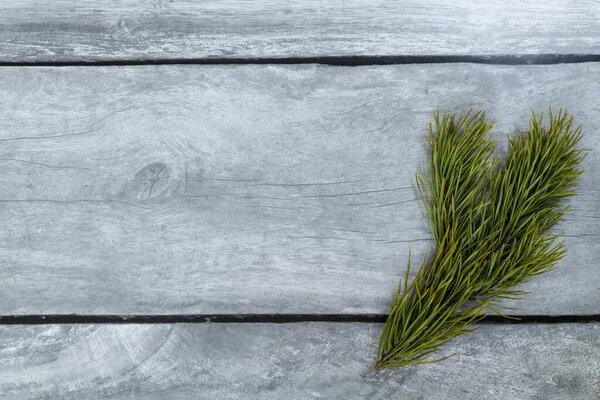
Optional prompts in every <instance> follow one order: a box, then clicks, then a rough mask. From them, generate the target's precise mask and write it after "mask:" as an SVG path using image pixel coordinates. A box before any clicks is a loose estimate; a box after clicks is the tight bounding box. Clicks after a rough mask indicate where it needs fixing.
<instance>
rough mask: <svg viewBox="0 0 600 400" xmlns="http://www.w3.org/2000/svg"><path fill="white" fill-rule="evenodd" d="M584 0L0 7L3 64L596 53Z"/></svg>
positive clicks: (591, 16) (100, 0) (101, 1)
mask: <svg viewBox="0 0 600 400" xmlns="http://www.w3.org/2000/svg"><path fill="white" fill-rule="evenodd" d="M599 18H600V2H599V1H598V0H590V1H585V2H574V1H567V0H533V1H528V2H522V1H517V0H511V1H503V2H491V1H485V2H482V1H477V0H466V1H461V2H456V1H452V0H435V1H427V2H423V1H419V0H402V1H383V0H345V1H336V0H329V1H319V0H300V1H294V2H281V1H273V0H267V1H265V0H259V1H244V2H240V1H233V0H228V1H192V0H188V1H176V2H174V1H152V2H148V1H142V0H128V1H122V2H119V3H118V4H115V3H114V2H111V1H107V0H89V1H84V2H82V1H77V0H55V1H52V2H48V1H40V0H20V1H12V2H11V1H5V2H2V4H1V5H0V61H75V60H124V59H133V60H139V59H157V58H158V59H165V58H166V59H173V58H214V57H216V58H222V57H225V58H238V57H242V58H245V57H307V56H335V55H422V54H433V55H455V54H524V53H525V54H526V53H533V54H543V53H561V54H564V53H590V54H597V53H598V52H599V51H600V24H598V20H599Z"/></svg>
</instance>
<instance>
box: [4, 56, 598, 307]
mask: <svg viewBox="0 0 600 400" xmlns="http://www.w3.org/2000/svg"><path fill="white" fill-rule="evenodd" d="M0 82H1V84H0V105H1V107H0V121H1V122H0V171H1V173H0V193H1V196H0V224H1V226H0V298H1V299H2V301H1V302H0V314H46V313H80V314H175V313H385V312H387V311H388V309H389V304H390V302H391V300H392V297H393V295H394V294H395V293H396V285H397V283H398V281H399V279H400V277H403V276H404V271H405V268H406V261H407V258H408V251H409V249H412V255H413V257H414V258H413V260H417V261H418V260H420V259H422V257H423V255H424V253H425V252H426V251H428V252H430V253H431V252H432V251H433V243H432V241H431V236H430V231H429V227H428V222H427V220H426V214H425V211H424V210H423V207H422V205H421V203H420V201H419V200H418V199H417V197H418V196H417V190H416V187H415V185H414V174H415V172H416V170H417V166H418V165H419V164H421V165H425V163H426V160H427V154H428V148H427V145H426V142H425V139H424V135H425V133H426V131H427V123H428V122H429V121H430V120H431V119H432V114H433V112H434V111H435V110H436V109H440V110H441V111H454V112H459V113H462V112H466V111H467V110H468V109H469V108H470V107H475V108H477V109H485V110H488V111H489V118H490V119H495V120H497V125H496V128H495V129H494V134H495V137H496V138H498V139H499V140H500V141H501V142H500V145H499V149H500V152H502V149H503V148H505V143H504V142H505V138H506V135H507V134H508V133H512V132H513V131H514V129H515V128H517V127H518V128H524V127H526V125H527V121H528V118H529V115H528V114H529V110H530V107H531V108H533V109H534V110H536V111H544V110H546V109H547V107H548V106H553V107H556V108H557V109H558V107H559V106H563V107H568V108H569V110H570V111H571V112H573V113H574V114H575V115H576V116H577V121H578V122H581V123H583V125H584V127H585V131H586V132H587V134H586V136H585V138H584V140H583V143H582V146H584V147H587V148H593V149H600V112H599V111H600V109H599V106H598V104H599V103H598V100H599V98H598V93H600V64H593V63H586V64H569V65H554V66H518V67H516V66H512V67H510V66H485V65H472V64H445V65H422V66H415V65H404V66H402V65H400V66H385V67H382V66H380V67H358V68H342V67H325V66H315V65H306V66H228V67H224V66H141V67H98V68H96V67H94V68H75V67H65V68H4V69H0ZM584 168H585V169H586V170H588V171H589V173H587V174H585V175H584V177H583V180H582V186H581V190H580V193H581V195H580V196H579V197H578V198H576V199H573V200H571V201H570V204H571V205H572V206H573V207H574V208H575V211H574V212H572V213H571V214H569V216H568V217H567V221H566V222H565V223H562V224H561V225H560V229H559V230H560V231H564V232H565V240H566V241H567V245H568V248H569V250H570V253H569V255H568V256H567V257H566V258H565V259H564V260H563V262H561V263H560V264H559V268H558V269H557V270H556V271H553V272H551V273H549V274H547V275H544V276H540V277H536V278H535V279H532V280H531V281H530V282H529V283H527V284H526V285H524V287H523V288H524V289H526V290H531V291H532V294H530V295H529V296H527V298H526V299H525V300H523V301H521V302H518V303H509V304H508V305H516V306H519V307H522V308H523V309H524V311H522V313H524V314H590V313H598V312H600V301H599V300H600V274H598V265H599V264H598V260H599V256H600V189H598V188H599V187H600V185H599V184H600V174H598V171H599V168H600V152H599V151H598V150H596V151H592V152H591V153H590V155H589V157H588V158H587V159H586V161H585V164H584ZM414 271H416V269H414ZM414 271H413V272H414ZM518 312H519V311H516V313H518Z"/></svg>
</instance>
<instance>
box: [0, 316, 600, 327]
mask: <svg viewBox="0 0 600 400" xmlns="http://www.w3.org/2000/svg"><path fill="white" fill-rule="evenodd" d="M517 318H518V319H517ZM386 319H387V315H384V314H187V315H78V314H49V315H3V316H0V325H43V324H175V323H207V322H212V323H274V324H283V323H297V322H364V323H383V322H385V321H386ZM578 322H600V314H596V315H521V316H517V315H514V316H509V318H504V317H501V316H499V315H489V316H487V317H485V318H484V319H483V320H481V321H479V322H478V323H480V324H556V323H578Z"/></svg>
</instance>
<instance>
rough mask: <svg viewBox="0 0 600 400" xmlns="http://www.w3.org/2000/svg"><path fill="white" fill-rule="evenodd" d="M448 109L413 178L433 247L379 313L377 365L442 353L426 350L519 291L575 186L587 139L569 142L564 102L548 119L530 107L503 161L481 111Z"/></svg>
mask: <svg viewBox="0 0 600 400" xmlns="http://www.w3.org/2000/svg"><path fill="white" fill-rule="evenodd" d="M470 114H471V113H470V112H469V113H468V114H467V115H466V116H464V117H462V118H460V119H458V120H457V119H456V118H455V116H453V115H452V116H449V115H443V116H442V117H440V115H439V114H437V113H436V114H435V127H434V126H432V125H431V124H430V127H429V136H428V137H427V140H428V142H429V145H430V146H431V161H430V164H429V176H428V177H426V176H425V174H424V173H423V172H422V171H421V170H420V169H419V173H418V174H417V176H416V180H417V186H418V189H419V192H420V194H421V198H422V199H423V202H424V205H425V208H426V209H427V213H428V216H429V222H430V225H431V231H432V232H433V236H434V240H435V244H436V249H437V253H436V255H435V257H434V258H433V260H432V261H431V262H430V263H429V264H427V263H426V260H424V261H423V263H422V264H421V267H420V269H419V271H418V273H417V275H416V277H415V278H414V280H413V281H412V282H411V284H410V285H407V281H408V276H409V270H410V254H409V262H408V269H407V272H406V277H405V280H404V285H400V286H399V287H398V292H397V296H396V299H395V300H394V302H393V304H392V309H391V312H390V315H389V317H388V319H387V322H386V323H385V326H384V328H383V332H382V334H381V339H380V343H379V350H378V357H379V360H378V361H377V363H376V364H375V369H380V368H394V367H402V366H406V365H411V364H425V363H432V362H438V361H442V360H444V359H446V358H448V357H444V358H437V359H436V358H433V359H431V358H432V356H434V355H435V353H437V352H439V351H440V350H441V347H440V346H441V345H443V344H444V343H446V342H447V341H448V340H450V339H452V338H454V337H457V336H459V335H462V334H464V333H467V332H471V331H473V330H474V329H476V328H472V326H471V325H472V324H474V323H475V322H477V321H479V320H480V319H482V318H483V317H484V316H485V314H484V311H485V310H486V309H490V310H492V311H494V312H497V313H499V312H498V309H503V308H505V307H502V306H501V304H499V303H500V302H501V301H502V300H503V299H514V298H519V297H520V296H521V295H523V294H525V293H524V292H523V291H520V290H515V289H514V286H515V285H518V284H519V283H522V282H524V281H525V280H527V278H529V277H531V276H534V275H539V274H542V273H544V272H547V271H550V270H552V269H553V268H554V267H555V265H556V263H557V262H558V261H559V260H560V259H561V258H562V257H563V256H564V255H565V253H566V249H565V247H564V242H562V241H558V240H557V239H558V237H559V236H558V235H554V234H552V233H551V232H550V228H552V227H554V226H555V225H556V224H557V223H558V222H559V221H560V220H562V217H563V215H564V214H565V212H567V211H568V210H569V207H563V206H562V205H561V204H560V200H561V199H563V198H565V197H569V196H574V195H575V194H576V193H575V189H576V187H577V182H578V178H579V176H580V175H581V174H582V173H583V171H582V170H580V169H578V166H579V164H580V163H581V161H583V159H584V158H585V156H586V155H587V150H586V149H576V148H575V147H576V145H577V144H578V142H579V141H580V140H581V138H582V133H581V126H578V127H577V128H573V117H572V116H570V115H569V114H568V113H567V112H563V111H562V110H561V111H560V112H559V113H558V115H553V114H552V111H551V110H550V126H549V127H547V126H544V125H543V124H542V119H543V116H541V117H540V118H539V119H537V118H536V116H535V115H534V114H533V113H532V116H531V122H530V125H529V128H528V129H527V130H526V131H525V132H518V131H517V132H516V134H515V137H514V138H512V139H509V149H508V154H507V156H506V162H505V166H504V167H503V168H500V167H499V163H500V161H501V160H500V159H498V158H494V157H493V152H494V145H495V143H494V142H493V141H492V140H491V138H490V137H489V136H488V135H487V133H488V132H489V130H490V129H491V128H492V125H493V124H488V123H487V122H486V119H485V115H484V114H483V113H477V114H475V115H473V116H471V115H470Z"/></svg>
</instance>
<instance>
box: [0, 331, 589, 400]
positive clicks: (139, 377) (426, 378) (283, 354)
mask: <svg viewBox="0 0 600 400" xmlns="http://www.w3.org/2000/svg"><path fill="white" fill-rule="evenodd" d="M380 327H381V326H380V325H379V324H335V323H301V324H291V325H288V324H282V325H273V324H244V325H238V324H226V325H221V324H191V325H188V324H179V325H158V326H157V325H154V326H152V325H143V326H141V325H116V326H115V325H101V326H99V325H77V326H72V325H46V326H2V327H0V390H1V391H2V395H3V396H2V397H3V399H6V400H10V399H15V400H25V399H46V398H48V399H50V398H52V399H56V398H60V399H82V398H86V399H91V398H93V399H99V398H102V399H174V400H176V399H191V398H193V399H214V398H217V399H307V398H324V399H347V398H368V399H390V398H397V397H398V395H399V394H401V396H402V398H403V399H431V400H437V399H439V400H441V399H444V400H446V399H450V400H452V399H455V400H458V399H483V398H485V399H502V400H512V399H518V400H527V399H532V400H533V399H544V400H546V399H548V400H550V399H557V400H558V399H561V400H562V399H578V400H585V399H590V400H592V399H597V398H598V395H599V394H600V380H599V376H600V324H559V325H543V324H542V325H519V326H493V327H492V326H485V327H482V328H481V329H479V330H477V331H476V332H474V333H472V334H468V335H464V336H462V337H460V338H458V339H455V340H452V341H451V342H450V343H448V344H447V345H446V346H445V348H444V350H443V355H449V354H452V353H454V352H458V353H459V354H458V355H457V356H455V357H453V358H450V359H448V360H446V361H445V362H443V363H440V364H433V365H421V366H417V367H407V368H403V369H399V370H387V371H380V372H375V371H374V370H373V367H372V365H373V361H374V358H375V355H374V354H373V353H374V350H375V348H376V345H377V340H378V336H379V329H380Z"/></svg>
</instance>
